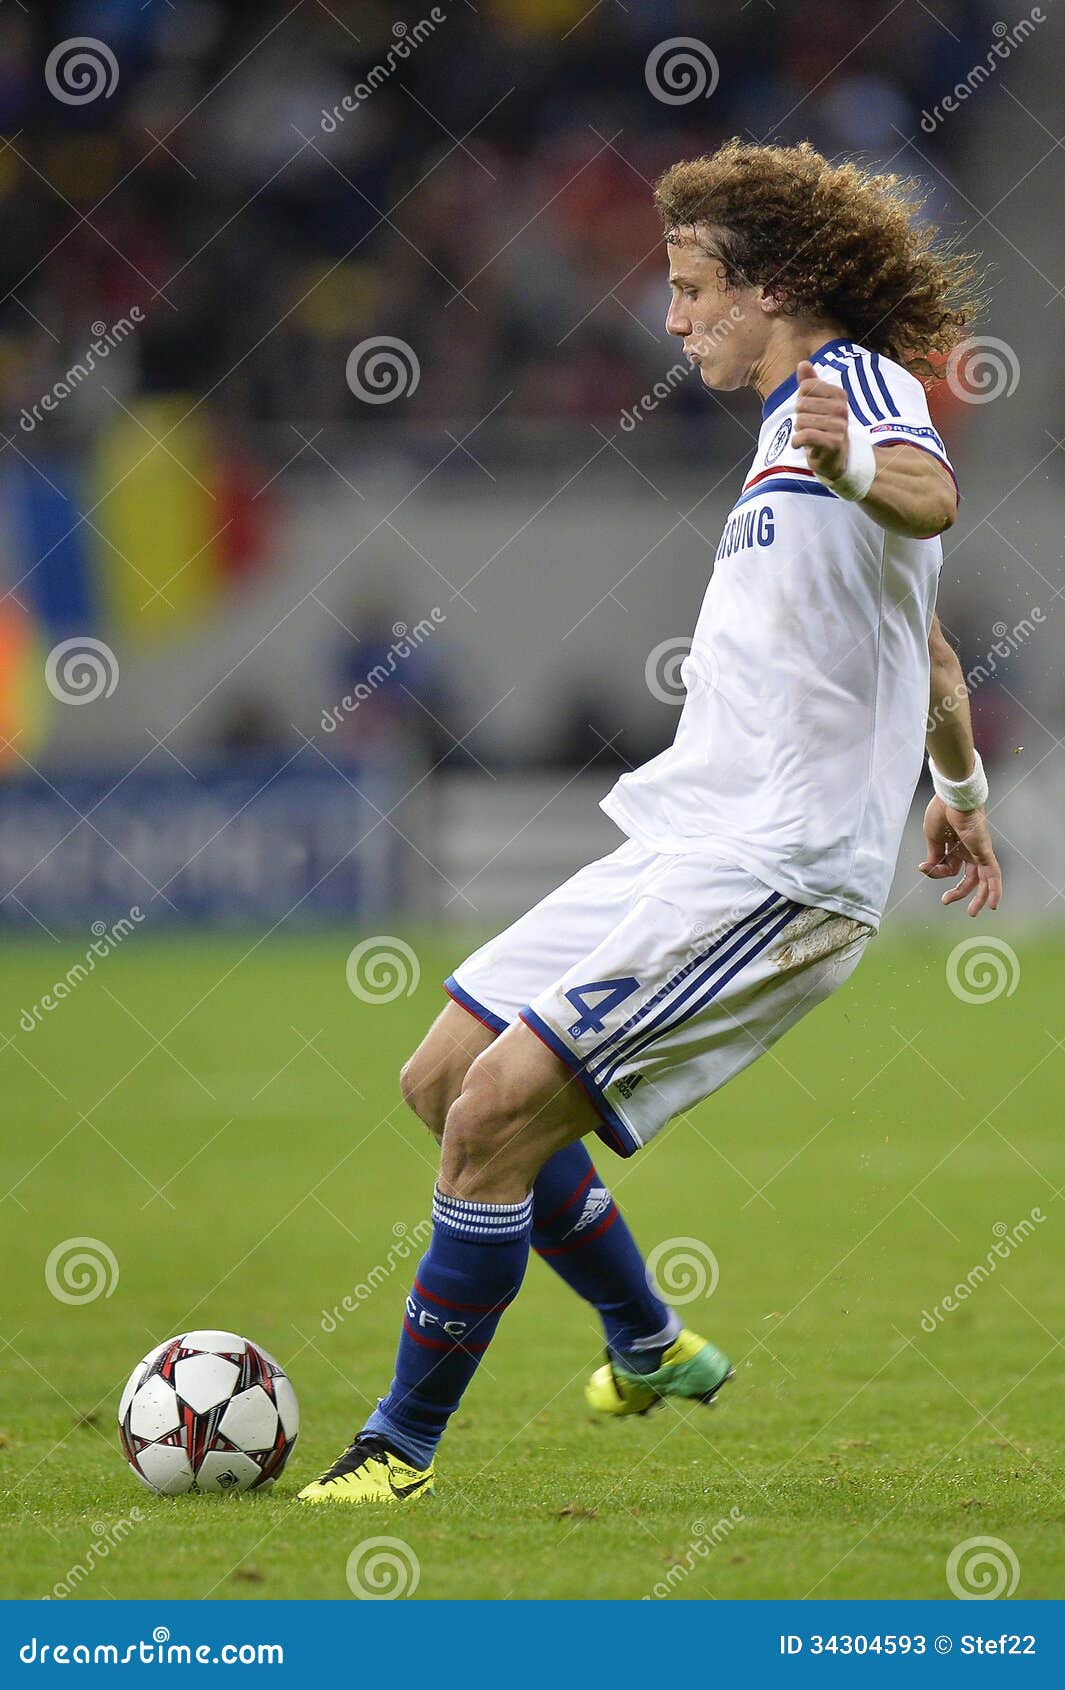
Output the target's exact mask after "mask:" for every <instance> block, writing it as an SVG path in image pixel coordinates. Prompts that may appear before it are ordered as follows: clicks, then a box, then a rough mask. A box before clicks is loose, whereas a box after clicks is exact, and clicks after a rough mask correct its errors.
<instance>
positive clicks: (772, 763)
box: [603, 340, 953, 925]
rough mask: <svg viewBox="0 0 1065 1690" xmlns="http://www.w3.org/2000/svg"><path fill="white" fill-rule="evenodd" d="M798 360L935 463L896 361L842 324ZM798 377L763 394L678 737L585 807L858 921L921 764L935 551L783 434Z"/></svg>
mask: <svg viewBox="0 0 1065 1690" xmlns="http://www.w3.org/2000/svg"><path fill="white" fill-rule="evenodd" d="M811 361H812V362H813V363H814V364H815V365H816V366H817V370H818V374H819V375H820V376H821V377H822V378H823V379H824V380H826V381H833V382H838V383H840V385H841V386H842V387H843V389H844V390H845V392H846V394H847V399H848V402H849V405H850V409H851V414H852V417H853V418H854V420H855V421H856V422H857V423H858V424H859V425H861V426H862V427H863V428H865V429H866V431H867V433H868V436H869V440H870V443H871V444H872V445H873V446H883V445H887V444H888V443H890V442H898V443H900V444H906V445H910V446H919V447H922V448H923V449H924V450H925V451H928V452H931V453H932V455H933V456H934V457H936V458H938V459H939V460H940V462H941V463H944V464H946V465H947V467H948V469H949V468H950V463H949V460H948V458H947V455H946V450H945V448H944V445H943V442H942V440H941V439H940V437H939V435H938V434H937V433H936V430H935V429H934V428H933V427H932V424H931V422H930V420H929V416H928V406H927V404H926V402H925V395H924V389H923V388H922V386H921V384H920V382H919V381H917V380H916V378H915V377H913V376H911V375H910V374H909V373H908V371H906V370H904V369H902V368H901V367H900V366H899V365H898V364H895V363H893V362H892V361H891V360H890V359H888V358H883V357H880V356H878V355H877V354H876V353H875V352H874V353H870V352H867V351H866V350H865V349H864V348H863V347H860V346H856V345H854V344H853V343H852V342H851V341H848V340H833V341H829V343H828V344H827V345H826V346H823V347H821V349H820V351H819V352H816V353H815V354H814V356H813V359H812V360H811ZM796 389H797V382H796V378H795V377H794V376H791V377H789V378H788V380H787V381H785V382H783V383H782V384H781V385H780V387H778V388H777V389H776V390H775V391H774V392H773V393H771V394H770V396H769V398H768V399H767V400H766V402H765V405H764V407H763V411H762V427H761V431H760V433H759V436H758V449H757V452H756V453H755V457H754V461H753V463H752V465H751V468H750V471H749V472H748V475H747V477H746V479H745V481H744V485H743V490H742V492H741V494H740V497H739V499H738V500H737V501H736V504H735V505H734V506H733V509H732V511H731V513H730V515H729V517H728V520H727V521H726V523H725V528H724V533H723V534H722V536H721V542H720V544H719V546H718V549H717V555H716V557H715V560H714V571H713V575H712V577H711V580H710V584H709V586H708V588H707V591H706V597H705V598H704V600H703V606H702V610H701V612H700V615H699V620H698V623H697V625H696V629H695V634H694V637H693V640H692V647H691V653H690V656H689V657H688V658H687V659H686V660H685V663H684V666H683V669H682V676H683V680H684V685H685V689H686V694H687V696H686V699H685V703H684V708H683V710H682V712H681V718H680V723H679V726H678V729H677V736H676V739H675V740H674V742H673V744H672V745H671V746H670V748H669V749H668V750H667V751H664V752H662V754H661V755H660V756H658V757H655V758H653V759H652V761H651V762H650V763H646V764H645V765H644V766H643V767H642V768H640V769H637V770H636V771H635V772H634V773H632V774H627V775H623V776H622V777H621V779H620V780H619V781H618V783H617V785H616V786H615V787H614V789H613V791H612V792H611V793H610V794H609V795H608V796H607V797H606V798H605V799H604V800H603V809H604V810H605V811H606V813H607V815H609V816H610V817H612V819H613V820H614V821H616V822H617V823H618V825H619V827H621V828H622V829H623V830H624V832H625V833H627V834H629V836H630V837H631V838H633V839H635V840H637V841H638V842H639V843H640V844H642V845H643V846H645V847H646V848H647V849H649V850H654V851H659V852H675V853H688V852H693V851H702V852H706V853H708V854H710V855H712V856H715V857H717V858H719V859H723V860H727V861H731V862H732V863H734V864H738V865H742V866H744V867H746V868H748V869H749V870H750V871H751V872H752V873H754V874H756V875H757V876H758V877H759V878H760V879H761V880H763V881H764V882H765V883H766V885H767V886H770V887H772V888H773V889H774V890H775V891H778V892H780V893H781V894H782V895H783V896H785V897H788V898H793V899H794V900H795V901H796V902H798V903H803V904H816V905H819V906H821V907H822V908H825V909H829V910H834V911H837V912H838V913H840V914H843V915H850V916H854V917H856V918H857V919H859V920H862V921H867V922H870V923H872V924H873V925H876V924H878V923H879V920H880V916H881V913H882V911H883V908H884V904H885V902H886V900H887V895H888V890H889V888H890V885H891V880H892V876H893V874H894V870H895V861H896V858H897V855H898V849H899V842H900V839H901V837H902V829H903V824H904V822H905V819H906V815H907V811H908V810H909V806H910V802H911V800H912V798H913V792H914V787H915V786H916V783H917V778H918V775H919V773H920V769H921V760H922V754H923V746H924V731H925V719H926V716H927V713H928V634H929V630H930V628H931V622H932V614H933V610H934V608H935V598H936V588H937V584H938V578H939V570H940V566H941V564H942V561H943V552H942V548H941V546H940V543H939V541H938V540H909V539H904V538H903V537H902V536H900V535H896V534H889V533H887V531H886V530H885V529H883V528H881V527H880V526H879V525H878V524H877V523H875V522H874V521H873V519H872V517H870V516H868V515H866V513H865V512H864V511H863V510H861V509H860V508H859V506H858V505H857V504H855V503H853V502H850V501H848V500H845V499H840V498H838V497H837V496H836V495H835V494H834V493H832V492H830V491H829V489H828V488H827V487H825V486H823V485H822V483H821V482H819V481H817V480H816V478H815V477H814V475H813V474H812V472H811V471H810V469H809V468H808V467H807V464H806V455H805V453H804V452H803V451H802V450H801V449H798V450H797V449H796V448H795V447H793V446H792V445H791V433H792V426H793V421H794V414H795V403H796ZM951 474H953V470H951Z"/></svg>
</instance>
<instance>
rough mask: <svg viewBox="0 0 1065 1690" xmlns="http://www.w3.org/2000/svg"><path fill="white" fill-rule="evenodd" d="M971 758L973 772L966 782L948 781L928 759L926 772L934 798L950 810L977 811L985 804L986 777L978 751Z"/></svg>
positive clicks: (986, 791)
mask: <svg viewBox="0 0 1065 1690" xmlns="http://www.w3.org/2000/svg"><path fill="white" fill-rule="evenodd" d="M973 757H974V759H975V761H974V762H973V772H972V774H971V775H969V776H968V778H967V779H966V780H948V779H947V777H946V775H944V774H941V773H940V771H939V770H938V769H937V768H936V766H935V764H934V763H933V761H932V759H931V757H929V759H928V772H929V774H930V775H931V777H932V785H933V786H934V787H935V789H936V796H937V798H942V800H943V802H944V804H949V805H950V808H951V809H952V810H979V809H980V808H981V807H982V806H983V805H984V804H986V802H987V794H988V785H987V776H986V775H985V774H984V765H983V763H982V762H981V760H980V753H979V751H974V752H973Z"/></svg>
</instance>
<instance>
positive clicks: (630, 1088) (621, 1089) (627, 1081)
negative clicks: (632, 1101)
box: [615, 1074, 643, 1101]
mask: <svg viewBox="0 0 1065 1690" xmlns="http://www.w3.org/2000/svg"><path fill="white" fill-rule="evenodd" d="M642 1082H643V1075H642V1074H626V1075H625V1076H624V1078H623V1079H620V1080H619V1081H618V1082H617V1085H616V1087H615V1090H616V1091H617V1092H618V1093H619V1094H620V1096H622V1097H623V1098H625V1099H626V1101H627V1100H628V1099H629V1098H630V1097H631V1096H632V1094H633V1092H634V1091H635V1090H636V1087H637V1086H638V1085H641V1084H642Z"/></svg>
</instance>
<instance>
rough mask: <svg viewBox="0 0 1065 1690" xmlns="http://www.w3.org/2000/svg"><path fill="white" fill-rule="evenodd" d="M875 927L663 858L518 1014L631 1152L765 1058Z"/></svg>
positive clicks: (722, 867)
mask: <svg viewBox="0 0 1065 1690" xmlns="http://www.w3.org/2000/svg"><path fill="white" fill-rule="evenodd" d="M869 931H870V930H869V929H868V928H867V927H864V926H863V925H862V924H861V923H859V922H856V921H852V920H850V919H849V918H847V917H843V916H833V915H830V914H829V913H828V912H826V911H823V910H811V909H807V908H805V907H803V906H800V905H798V904H796V903H793V902H792V901H790V900H789V899H787V898H785V897H783V896H782V895H781V894H779V893H777V892H774V891H773V890H771V889H770V888H769V887H767V886H765V885H763V884H762V883H761V882H760V881H759V880H757V879H756V878H755V877H754V876H752V875H751V874H749V873H748V872H747V871H745V870H742V869H737V868H735V867H732V866H731V865H728V864H726V863H721V862H717V861H713V860H709V859H701V858H699V857H696V856H691V857H684V858H675V859H673V860H672V861H671V862H669V863H667V865H666V866H665V868H664V870H663V872H662V873H661V874H660V875H659V876H658V878H657V880H656V882H655V884H654V886H653V887H652V888H650V889H649V891H648V894H647V896H646V897H645V898H644V899H643V900H642V902H641V903H640V904H639V905H638V906H637V907H636V908H635V909H634V910H632V911H630V912H629V913H628V914H627V915H625V916H623V917H622V919H621V920H620V921H619V922H618V924H617V926H616V927H615V928H614V930H613V931H612V932H611V933H610V934H609V935H608V937H607V939H606V940H605V941H604V943H603V944H602V945H600V946H599V947H598V948H597V949H596V950H595V952H593V953H592V954H591V955H590V956H588V957H585V958H584V959H582V961H581V962H580V964H578V965H577V966H576V967H575V968H573V969H571V970H570V971H569V972H568V973H567V974H566V975H564V976H563V977H562V978H561V979H560V980H558V981H556V982H555V983H554V985H553V986H552V987H550V988H549V989H548V990H547V991H545V992H544V993H543V994H542V995H541V996H540V997H539V998H537V999H536V1000H534V1002H533V1003H532V1004H531V1005H530V1007H529V1009H528V1010H526V1012H525V1019H526V1021H527V1023H528V1024H529V1026H530V1027H531V1028H533V1029H534V1030H535V1031H536V1032H538V1033H539V1034H540V1035H541V1037H542V1038H544V1039H545V1041H546V1042H547V1043H548V1044H549V1045H550V1047H551V1048H552V1049H553V1050H554V1051H555V1052H556V1054H557V1055H558V1056H559V1057H560V1058H561V1059H562V1061H563V1062H564V1063H566V1064H567V1065H568V1066H569V1067H570V1068H571V1069H572V1070H573V1071H574V1072H575V1073H579V1075H580V1077H581V1084H582V1086H583V1088H584V1089H585V1091H587V1092H588V1093H589V1094H590V1095H591V1097H592V1098H593V1099H594V1100H595V1103H596V1107H597V1109H598V1112H599V1115H600V1117H601V1123H600V1126H599V1129H598V1130H599V1132H600V1136H601V1137H603V1138H604V1139H606V1140H607V1142H608V1143H610V1144H611V1145H612V1146H613V1147H614V1148H615V1149H616V1150H618V1151H619V1153H620V1154H621V1155H623V1156H628V1155H632V1154H633V1152H634V1151H635V1150H637V1149H639V1148H640V1147H641V1146H642V1145H645V1144H647V1143H648V1141H649V1140H650V1139H651V1138H652V1137H653V1136H654V1135H655V1133H657V1132H658V1131H659V1130H660V1129H661V1128H662V1127H663V1126H665V1124H666V1123H667V1122H668V1121H669V1120H670V1119H671V1118H672V1117H673V1116H674V1115H677V1114H680V1113H681V1112H683V1111H684V1110H686V1109H688V1108H689V1107H690V1106H691V1105H692V1104H694V1103H697V1102H699V1101H700V1100H701V1099H703V1098H706V1097H708V1096H709V1095H710V1094H711V1093H712V1092H714V1091H717V1090H718V1089H719V1088H720V1087H721V1086H722V1085H724V1084H725V1083H726V1082H727V1081H728V1080H729V1079H731V1078H733V1077H734V1076H735V1075H736V1074H737V1073H739V1072H740V1071H741V1069H743V1068H744V1067H746V1066H748V1065H749V1064H750V1063H751V1062H752V1061H754V1060H755V1059H756V1058H757V1057H758V1056H760V1055H761V1054H763V1053H764V1052H765V1051H766V1050H767V1049H768V1048H769V1047H770V1046H771V1045H772V1044H774V1043H775V1042H776V1040H777V1039H778V1038H780V1037H781V1035H782V1034H783V1033H784V1032H786V1031H787V1030H788V1028H789V1027H791V1026H793V1025H794V1024H795V1022H796V1021H797V1020H798V1019H799V1018H800V1017H801V1016H802V1015H804V1014H805V1013H807V1012H808V1011H809V1010H810V1009H812V1008H813V1007H814V1006H815V1004H817V1003H819V1002H821V1001H822V1000H823V999H824V998H825V997H826V996H827V995H829V993H830V992H831V991H832V990H834V989H835V987H836V986H837V985H839V984H841V983H842V981H843V980H844V979H845V978H846V976H847V974H848V973H849V972H850V970H851V968H853V966H854V965H855V963H856V961H857V959H858V957H859V956H860V954H861V951H862V950H863V948H864V944H865V941H866V939H867V938H868V936H869Z"/></svg>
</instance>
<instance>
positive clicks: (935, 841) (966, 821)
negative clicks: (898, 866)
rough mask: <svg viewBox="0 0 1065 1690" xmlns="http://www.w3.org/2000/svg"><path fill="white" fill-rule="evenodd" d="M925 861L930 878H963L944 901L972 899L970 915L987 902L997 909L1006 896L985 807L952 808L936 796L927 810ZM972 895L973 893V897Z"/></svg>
mask: <svg viewBox="0 0 1065 1690" xmlns="http://www.w3.org/2000/svg"><path fill="white" fill-rule="evenodd" d="M924 842H925V860H924V862H923V863H921V864H919V867H920V870H921V873H922V874H924V875H927V877H928V879H929V880H945V879H947V878H950V877H953V876H954V875H956V874H960V875H961V879H960V880H959V881H958V882H957V883H956V885H954V886H949V887H948V888H947V890H946V891H945V892H944V894H943V897H942V899H941V902H942V903H944V904H956V903H957V902H958V899H959V898H968V899H969V914H970V915H979V914H980V911H981V910H982V909H983V908H984V905H985V904H986V905H987V907H988V909H992V910H997V909H998V903H999V899H1000V898H1001V896H1002V870H1001V869H1000V868H999V866H998V859H997V858H996V856H995V850H994V846H993V845H992V844H991V832H990V829H989V828H988V825H987V815H986V813H985V812H984V811H983V810H952V809H950V808H949V807H948V805H946V804H944V802H943V800H942V798H939V797H936V798H933V799H932V802H931V803H930V804H929V806H928V808H927V810H926V811H925V813H924ZM970 894H971V896H970Z"/></svg>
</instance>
